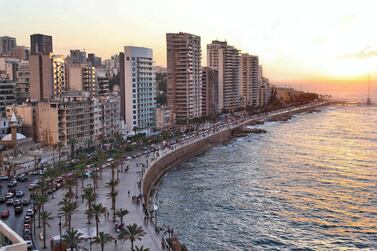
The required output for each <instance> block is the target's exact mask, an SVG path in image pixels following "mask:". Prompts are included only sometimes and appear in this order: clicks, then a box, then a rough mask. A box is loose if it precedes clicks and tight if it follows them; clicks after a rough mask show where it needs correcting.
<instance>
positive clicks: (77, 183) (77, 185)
mask: <svg viewBox="0 0 377 251" xmlns="http://www.w3.org/2000/svg"><path fill="white" fill-rule="evenodd" d="M78 193H79V182H78V180H77V178H76V196H75V198H76V199H78V198H79V196H78Z"/></svg>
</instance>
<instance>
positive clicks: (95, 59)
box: [87, 53, 102, 67]
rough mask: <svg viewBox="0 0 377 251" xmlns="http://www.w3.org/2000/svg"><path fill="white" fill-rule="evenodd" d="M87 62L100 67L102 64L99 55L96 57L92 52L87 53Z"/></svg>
mask: <svg viewBox="0 0 377 251" xmlns="http://www.w3.org/2000/svg"><path fill="white" fill-rule="evenodd" d="M87 61H88V62H90V63H91V64H92V66H94V67H100V66H101V65H102V60H101V58H100V57H96V54H94V53H88V59H87Z"/></svg>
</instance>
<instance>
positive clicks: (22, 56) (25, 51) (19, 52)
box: [10, 46, 30, 60]
mask: <svg viewBox="0 0 377 251" xmlns="http://www.w3.org/2000/svg"><path fill="white" fill-rule="evenodd" d="M10 55H11V57H13V58H17V59H18V60H29V56H30V50H29V48H27V47H25V46H16V47H14V48H13V49H12V50H11V52H10Z"/></svg>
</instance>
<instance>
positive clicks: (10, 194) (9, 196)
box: [5, 192, 14, 199]
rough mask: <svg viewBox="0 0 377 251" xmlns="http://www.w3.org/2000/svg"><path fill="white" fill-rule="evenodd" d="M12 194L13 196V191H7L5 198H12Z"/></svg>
mask: <svg viewBox="0 0 377 251" xmlns="http://www.w3.org/2000/svg"><path fill="white" fill-rule="evenodd" d="M13 196H14V193H10V192H8V193H6V194H5V199H10V198H13Z"/></svg>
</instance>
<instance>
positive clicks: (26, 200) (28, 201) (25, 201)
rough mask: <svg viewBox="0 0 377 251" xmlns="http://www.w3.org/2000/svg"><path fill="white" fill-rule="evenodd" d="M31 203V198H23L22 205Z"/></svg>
mask: <svg viewBox="0 0 377 251" xmlns="http://www.w3.org/2000/svg"><path fill="white" fill-rule="evenodd" d="M29 204H30V200H29V199H23V200H22V205H24V206H27V205H29Z"/></svg>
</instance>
